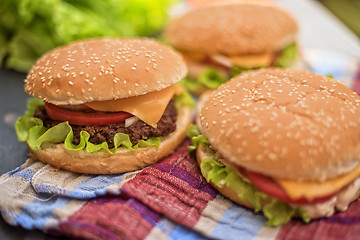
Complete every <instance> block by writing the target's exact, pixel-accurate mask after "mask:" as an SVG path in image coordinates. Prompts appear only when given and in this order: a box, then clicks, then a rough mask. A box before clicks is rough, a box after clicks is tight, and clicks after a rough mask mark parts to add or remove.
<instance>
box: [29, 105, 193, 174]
mask: <svg viewBox="0 0 360 240" xmlns="http://www.w3.org/2000/svg"><path fill="white" fill-rule="evenodd" d="M191 120H192V112H191V110H190V109H189V108H187V107H182V108H181V109H179V110H178V119H177V121H176V130H175V131H174V132H172V133H170V134H169V135H168V136H166V137H164V138H163V140H162V141H161V143H160V146H158V147H147V148H139V149H137V150H129V149H123V148H120V149H118V150H117V151H116V153H115V154H109V153H107V152H96V153H88V152H85V151H83V150H80V151H70V150H67V149H66V148H65V146H64V144H46V145H45V146H44V145H43V146H42V149H41V150H39V151H33V150H31V149H30V153H29V155H30V157H32V158H33V159H37V160H40V161H42V162H44V163H49V164H51V165H53V166H54V167H56V168H61V169H65V170H68V171H71V172H77V173H86V174H115V173H123V172H129V171H133V170H138V169H141V168H143V167H146V166H149V165H151V164H153V163H155V162H157V161H158V160H160V159H162V158H163V157H166V156H168V155H170V154H171V153H172V152H174V150H175V149H176V148H177V146H179V145H180V144H181V143H182V141H183V140H184V139H185V137H186V128H187V126H189V124H190V123H191Z"/></svg>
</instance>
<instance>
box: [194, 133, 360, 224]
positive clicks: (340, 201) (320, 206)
mask: <svg viewBox="0 0 360 240" xmlns="http://www.w3.org/2000/svg"><path fill="white" fill-rule="evenodd" d="M188 136H189V137H191V138H192V143H193V144H192V145H191V146H189V150H195V149H197V148H198V147H201V148H202V150H203V151H204V152H205V153H206V158H205V159H203V160H202V162H201V165H200V168H201V172H202V174H203V176H204V177H205V179H206V180H207V181H208V182H210V181H211V182H212V183H213V184H214V185H216V186H218V187H219V188H222V187H224V186H225V185H226V186H227V187H228V188H230V189H232V190H234V191H235V192H236V193H237V195H238V196H239V198H240V199H242V200H243V201H245V202H248V203H250V204H251V205H252V206H253V207H254V209H255V211H263V213H264V215H265V217H267V218H268V222H267V225H269V226H278V225H282V224H285V223H287V222H289V221H290V220H291V218H292V217H300V218H302V219H303V220H304V221H305V222H308V221H310V219H314V218H319V217H325V216H331V215H332V214H333V213H334V212H335V211H336V210H340V211H344V210H346V208H347V206H348V205H349V204H350V203H351V202H352V201H353V200H354V198H355V197H356V196H358V195H359V193H360V179H359V178H357V177H356V176H357V175H356V176H355V175H354V176H355V179H353V177H352V179H353V180H352V181H351V182H350V183H348V184H345V185H344V186H343V187H341V188H340V189H338V190H335V191H334V192H331V193H327V194H326V195H318V196H316V197H313V198H311V199H309V198H307V197H304V196H303V197H299V198H296V199H294V198H293V197H291V195H289V194H288V192H287V191H286V189H284V188H282V186H281V185H280V184H279V183H278V182H277V181H275V180H274V179H272V178H270V177H267V176H264V175H262V174H258V173H255V172H252V171H249V170H247V169H244V168H241V167H239V166H235V165H234V164H232V163H230V162H229V161H227V160H225V159H224V158H223V157H221V155H220V154H219V153H217V152H216V150H214V149H212V148H211V146H210V143H209V141H208V140H207V139H206V137H205V136H204V135H202V134H201V133H200V132H199V130H198V129H197V128H196V126H191V127H189V128H188ZM355 170H356V169H355ZM355 170H354V172H355ZM353 174H355V173H350V174H348V175H353ZM346 177H347V176H343V177H342V178H346ZM332 181H334V180H332ZM336 181H339V179H337V180H336ZM293 185H294V184H293ZM293 187H296V186H293ZM319 190H321V191H323V189H319ZM321 191H318V192H321Z"/></svg>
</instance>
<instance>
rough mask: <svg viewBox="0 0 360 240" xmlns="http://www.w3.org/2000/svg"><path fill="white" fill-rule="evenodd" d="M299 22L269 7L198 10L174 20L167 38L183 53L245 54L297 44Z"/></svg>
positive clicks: (169, 27)
mask: <svg viewBox="0 0 360 240" xmlns="http://www.w3.org/2000/svg"><path fill="white" fill-rule="evenodd" d="M297 31H298V26H297V23H296V21H295V20H294V19H293V18H292V17H291V16H290V15H289V14H288V13H287V12H285V11H284V10H282V9H280V8H278V7H277V6H274V5H270V4H250V3H243V4H226V5H217V6H209V7H204V8H199V9H195V10H193V11H191V12H188V13H187V14H185V15H183V16H181V17H180V18H178V19H176V20H174V21H173V22H172V23H171V24H169V26H168V27H167V29H166V31H165V37H166V39H167V40H168V41H169V42H170V43H171V44H172V45H173V46H175V47H176V48H178V49H180V50H182V51H189V52H200V53H206V54H214V53H221V54H225V55H244V54H256V53H264V52H270V51H275V50H278V49H281V48H282V47H284V46H285V45H287V44H289V43H292V42H294V41H295V35H296V33H297Z"/></svg>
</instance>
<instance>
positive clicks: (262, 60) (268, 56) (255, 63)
mask: <svg viewBox="0 0 360 240" xmlns="http://www.w3.org/2000/svg"><path fill="white" fill-rule="evenodd" d="M229 58H230V61H231V62H232V63H233V64H234V65H236V66H239V67H244V68H255V67H268V66H270V65H271V63H272V60H273V58H274V55H273V53H270V52H268V53H263V54H253V55H242V56H231V57H229Z"/></svg>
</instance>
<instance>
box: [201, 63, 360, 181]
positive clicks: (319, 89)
mask: <svg viewBox="0 0 360 240" xmlns="http://www.w3.org/2000/svg"><path fill="white" fill-rule="evenodd" d="M359 104H360V97H359V96H358V95H357V94H356V93H355V92H353V91H352V90H350V89H349V88H347V87H346V86H345V85H343V84H342V83H340V82H337V81H335V80H333V79H331V78H327V77H323V76H320V75H317V74H314V73H310V72H305V71H295V70H284V69H261V70H257V71H250V72H247V73H244V74H241V75H239V76H237V77H235V78H233V79H231V80H230V81H229V82H227V83H225V84H224V85H222V86H221V87H220V88H219V89H217V90H216V91H214V92H213V93H212V94H211V96H210V98H209V100H208V101H207V102H206V103H205V104H204V107H203V108H202V111H201V116H200V122H201V129H202V131H203V133H204V134H205V135H206V137H207V138H208V139H209V141H210V143H211V144H212V146H213V147H214V148H215V149H217V151H218V152H219V153H220V154H221V155H223V156H224V158H225V159H227V160H228V161H230V162H232V163H234V164H236V165H239V166H242V167H245V168H247V169H249V170H252V171H254V172H259V173H262V174H264V175H267V176H271V177H275V178H282V179H293V180H319V181H322V180H325V179H328V178H333V177H336V176H338V175H341V174H345V173H347V172H349V171H351V170H352V169H353V168H354V167H355V166H356V165H358V164H359V160H360V159H359V156H360V120H359V119H360V108H359Z"/></svg>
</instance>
